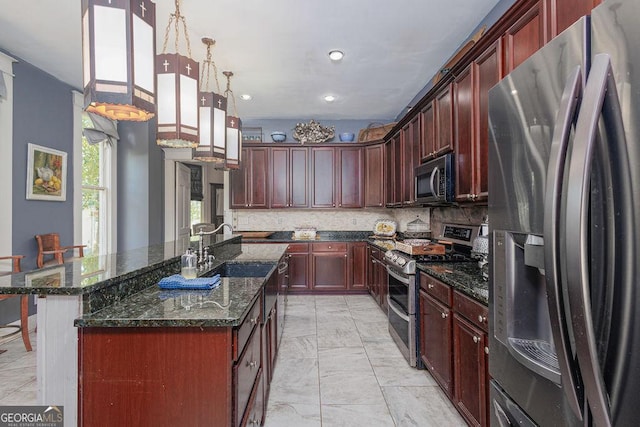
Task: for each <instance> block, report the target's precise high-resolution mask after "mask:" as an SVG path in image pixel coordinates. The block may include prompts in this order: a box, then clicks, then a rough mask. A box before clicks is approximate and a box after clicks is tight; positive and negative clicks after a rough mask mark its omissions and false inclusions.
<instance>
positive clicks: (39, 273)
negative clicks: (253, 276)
mask: <svg viewBox="0 0 640 427" xmlns="http://www.w3.org/2000/svg"><path fill="white" fill-rule="evenodd" d="M203 242H204V245H205V246H209V247H210V248H212V249H211V251H212V252H213V253H214V254H215V253H216V250H215V248H216V247H221V246H225V245H228V244H230V243H238V244H239V243H240V242H241V237H240V236H238V235H213V236H205V237H204V240H203ZM191 246H192V247H197V246H198V242H197V241H196V240H194V241H192V242H191ZM177 248H180V249H177ZM181 248H182V246H181V245H179V244H178V243H177V242H168V243H162V244H158V245H153V246H149V247H144V248H139V249H133V250H130V251H125V252H118V253H115V254H110V255H96V256H87V257H84V258H78V259H76V260H73V261H70V262H66V263H64V264H63V265H56V266H53V267H48V268H43V269H39V270H33V271H28V272H23V273H17V274H11V275H8V276H2V277H0V294H38V295H86V294H90V293H92V292H95V291H98V290H100V289H104V288H108V287H110V286H113V285H114V284H116V283H120V282H123V281H126V280H128V279H130V278H132V277H135V276H139V275H141V274H145V273H148V272H152V271H155V270H158V269H166V270H175V268H176V263H177V268H178V269H179V264H180V255H182V249H181ZM219 259H224V257H223V258H219Z"/></svg>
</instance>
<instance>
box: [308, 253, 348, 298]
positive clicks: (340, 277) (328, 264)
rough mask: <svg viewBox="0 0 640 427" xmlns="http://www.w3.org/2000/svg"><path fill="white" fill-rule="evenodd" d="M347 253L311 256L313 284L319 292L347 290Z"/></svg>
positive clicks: (313, 254)
mask: <svg viewBox="0 0 640 427" xmlns="http://www.w3.org/2000/svg"><path fill="white" fill-rule="evenodd" d="M347 258H348V255H347V253H346V252H313V253H312V254H311V276H312V279H311V284H312V289H314V290H317V291H343V290H346V289H347V281H348V276H347V272H348V269H347Z"/></svg>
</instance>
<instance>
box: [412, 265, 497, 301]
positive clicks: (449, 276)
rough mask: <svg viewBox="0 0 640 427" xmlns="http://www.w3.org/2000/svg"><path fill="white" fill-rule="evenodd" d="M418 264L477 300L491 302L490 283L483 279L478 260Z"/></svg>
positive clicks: (431, 274) (420, 267) (429, 273)
mask: <svg viewBox="0 0 640 427" xmlns="http://www.w3.org/2000/svg"><path fill="white" fill-rule="evenodd" d="M416 266H417V268H418V269H419V270H422V271H424V272H425V273H427V274H428V275H430V276H433V277H435V278H437V279H439V280H441V281H442V282H444V283H446V284H447V285H449V286H452V287H453V288H454V289H457V290H459V291H460V292H462V293H464V294H466V295H468V296H470V297H471V298H473V299H475V300H476V301H478V302H480V303H482V304H484V305H488V304H489V284H488V283H487V282H486V281H485V280H483V279H482V273H481V271H480V268H478V263H477V262H447V263H442V262H441V263H435V262H434V263H417V264H416Z"/></svg>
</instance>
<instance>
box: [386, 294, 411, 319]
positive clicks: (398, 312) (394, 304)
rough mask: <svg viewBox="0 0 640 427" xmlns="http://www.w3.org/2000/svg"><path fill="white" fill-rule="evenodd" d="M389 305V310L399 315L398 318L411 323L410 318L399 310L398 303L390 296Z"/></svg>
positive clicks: (388, 297) (388, 298)
mask: <svg viewBox="0 0 640 427" xmlns="http://www.w3.org/2000/svg"><path fill="white" fill-rule="evenodd" d="M387 303H388V304H389V308H390V309H391V310H393V312H394V313H395V314H397V315H398V317H400V318H401V319H402V320H404V321H406V322H408V321H409V316H407V315H406V314H404V311H403V310H402V309H399V308H397V306H396V303H395V302H394V301H393V300H392V299H391V297H390V296H389V295H387Z"/></svg>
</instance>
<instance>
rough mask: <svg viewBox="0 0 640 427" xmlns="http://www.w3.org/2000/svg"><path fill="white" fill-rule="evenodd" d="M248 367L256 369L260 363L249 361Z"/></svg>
mask: <svg viewBox="0 0 640 427" xmlns="http://www.w3.org/2000/svg"><path fill="white" fill-rule="evenodd" d="M247 366H248V367H249V368H255V367H256V366H258V362H256V361H255V360H252V361H251V362H249V361H248V360H247Z"/></svg>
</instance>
